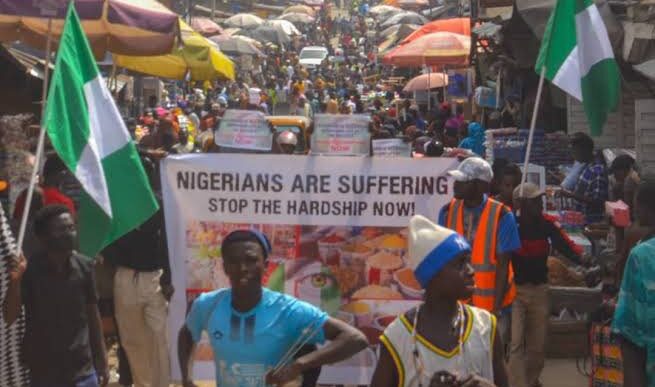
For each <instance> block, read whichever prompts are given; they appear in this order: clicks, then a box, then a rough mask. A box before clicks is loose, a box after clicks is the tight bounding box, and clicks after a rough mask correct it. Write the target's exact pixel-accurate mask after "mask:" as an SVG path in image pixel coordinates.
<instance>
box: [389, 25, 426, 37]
mask: <svg viewBox="0 0 655 387" xmlns="http://www.w3.org/2000/svg"><path fill="white" fill-rule="evenodd" d="M420 27H421V26H419V25H418V24H395V25H393V26H391V27H387V28H386V29H384V30H383V31H382V32H380V36H384V37H386V39H388V37H391V36H392V35H396V38H399V39H404V38H405V37H407V36H409V35H410V34H412V33H413V32H414V31H416V30H417V29H419V28H420ZM386 39H385V40H386Z"/></svg>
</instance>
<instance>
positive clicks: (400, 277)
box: [161, 154, 457, 385]
mask: <svg viewBox="0 0 655 387" xmlns="http://www.w3.org/2000/svg"><path fill="white" fill-rule="evenodd" d="M456 166H457V160H456V159H451V158H434V159H430V162H429V163H428V162H424V161H423V160H414V159H411V158H398V159H392V158H370V157H366V158H363V157H321V156H316V157H311V156H286V155H270V154H248V155H243V154H194V155H185V156H173V157H168V158H166V159H164V161H163V162H162V169H161V174H162V176H161V178H162V189H163V196H164V211H165V218H166V231H167V236H168V247H169V255H170V257H171V272H172V277H173V285H174V286H175V288H176V289H178V291H177V292H176V293H175V295H174V297H173V300H172V302H171V305H170V334H171V359H172V360H173V363H174V364H173V368H172V369H173V374H174V378H175V379H177V380H179V378H180V373H179V365H178V364H177V334H178V331H179V328H180V327H181V326H182V324H183V323H184V316H185V312H186V310H187V307H188V306H189V305H190V303H191V302H192V301H193V300H194V299H195V298H196V297H197V296H198V295H199V294H200V293H202V292H206V291H210V290H213V289H216V288H220V287H229V281H228V279H227V277H226V276H225V273H224V272H223V266H222V256H221V249H220V246H221V242H222V240H223V238H225V236H226V235H228V234H229V233H230V232H231V231H233V230H235V229H243V228H257V229H259V230H261V231H262V232H264V233H265V234H266V235H267V236H268V237H269V239H270V240H271V244H272V248H273V252H272V254H271V255H270V257H269V267H268V269H267V273H266V276H265V285H266V286H267V287H268V288H270V289H273V290H276V291H283V292H286V293H289V294H291V295H293V296H294V297H297V298H300V299H303V300H305V301H307V302H310V303H312V304H313V305H316V306H317V307H320V308H322V309H323V310H325V311H326V312H327V313H329V314H330V315H331V316H333V317H336V318H339V319H341V320H343V321H346V322H348V323H350V324H352V325H355V326H357V327H358V328H359V329H361V330H362V331H363V332H364V333H366V335H367V337H368V338H369V341H370V342H371V347H370V348H367V349H366V350H365V351H363V352H361V353H360V354H358V355H356V356H355V357H353V358H351V359H349V360H347V361H344V362H342V363H339V364H336V365H333V366H329V367H323V370H322V374H321V378H320V382H321V383H324V384H363V385H368V384H369V383H370V381H371V376H372V373H373V370H374V368H375V365H376V363H377V357H376V350H377V345H379V339H378V338H379V336H380V334H381V333H382V331H383V330H384V327H386V326H387V325H388V324H389V323H390V322H391V321H392V320H393V319H394V318H395V316H397V315H398V314H400V313H402V312H404V311H406V310H408V309H409V308H411V307H412V306H414V305H416V304H417V303H418V302H420V299H421V297H422V290H421V289H420V286H419V285H418V283H417V282H416V280H415V279H414V276H413V273H412V271H411V269H410V268H409V267H408V263H407V257H406V253H407V230H406V227H407V224H408V222H409V219H410V218H411V217H412V216H413V215H414V214H422V215H425V216H427V217H429V218H430V219H437V217H438V212H439V210H440V208H441V207H442V206H444V205H446V204H447V203H448V202H449V201H450V199H451V197H452V183H451V181H449V179H448V178H447V175H446V172H447V171H448V170H451V169H453V168H455V167H456ZM244 345H249V344H246V343H244ZM253 350H257V349H256V348H253ZM212 359H213V355H212V352H211V348H210V345H209V339H208V338H204V339H203V340H202V341H201V342H200V343H199V345H198V351H197V353H196V357H195V368H194V377H195V379H196V380H213V378H214V371H215V370H214V363H213V361H212Z"/></svg>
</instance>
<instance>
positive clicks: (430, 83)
mask: <svg viewBox="0 0 655 387" xmlns="http://www.w3.org/2000/svg"><path fill="white" fill-rule="evenodd" d="M444 86H448V76H447V75H445V74H442V73H430V74H423V75H419V76H418V77H415V78H412V79H411V80H410V81H409V82H407V84H406V85H405V87H403V91H407V92H412V91H426V90H430V89H436V88H439V87H444Z"/></svg>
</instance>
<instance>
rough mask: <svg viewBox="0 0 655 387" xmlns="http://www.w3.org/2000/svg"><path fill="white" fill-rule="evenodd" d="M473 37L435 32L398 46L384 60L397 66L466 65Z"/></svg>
mask: <svg viewBox="0 0 655 387" xmlns="http://www.w3.org/2000/svg"><path fill="white" fill-rule="evenodd" d="M470 51H471V37H470V36H465V35H460V34H455V33H452V32H433V33H431V34H428V35H424V36H421V37H420V38H418V39H416V40H414V41H413V42H410V43H407V44H403V45H402V46H398V47H396V48H395V49H394V50H392V51H391V52H389V53H388V54H387V55H385V56H384V57H383V62H384V63H386V64H389V65H393V66H396V67H420V66H423V65H428V66H446V65H448V66H466V65H468V64H469V54H470Z"/></svg>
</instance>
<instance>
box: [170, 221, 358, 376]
mask: <svg viewBox="0 0 655 387" xmlns="http://www.w3.org/2000/svg"><path fill="white" fill-rule="evenodd" d="M221 251H222V253H223V267H224V269H225V274H226V275H227V276H228V278H229V279H230V283H231V284H232V287H231V288H229V289H219V290H216V291H213V292H210V293H206V294H203V295H201V296H200V297H199V298H198V299H197V300H195V302H194V303H193V305H192V307H191V310H190V312H189V315H188V316H187V321H186V324H185V326H184V327H183V328H182V330H181V331H180V337H179V343H178V355H179V359H180V366H181V370H182V381H183V385H184V386H185V387H191V386H194V384H193V382H192V381H191V377H190V375H189V370H191V369H192V362H191V359H192V354H193V350H194V348H195V344H196V343H198V341H200V339H201V334H202V332H203V331H205V332H207V334H208V336H209V341H210V344H211V347H212V349H213V352H214V361H215V366H216V383H217V385H220V386H221V387H222V386H235V387H237V386H239V387H250V386H252V387H259V386H262V387H263V386H267V385H282V384H285V383H287V382H289V381H292V380H295V379H297V378H298V377H300V376H301V375H302V374H303V372H305V371H307V370H311V369H315V368H317V367H320V366H322V365H324V364H328V363H334V362H338V361H341V360H344V359H347V358H349V357H351V356H352V355H354V354H356V353H357V352H359V351H361V350H363V349H364V348H366V346H367V340H366V337H365V336H364V334H363V333H361V332H360V331H358V330H357V329H355V328H353V327H351V326H349V325H348V324H346V323H344V322H342V321H340V320H336V319H334V318H331V317H329V316H328V315H327V314H325V313H324V312H323V311H321V310H320V309H318V308H316V307H314V306H312V305H310V304H308V303H305V302H303V301H300V300H297V299H295V298H293V297H291V296H288V295H285V294H281V293H277V292H274V291H271V290H269V289H266V288H264V287H262V285H261V283H262V277H263V274H264V270H265V268H266V259H267V257H268V254H269V253H270V251H271V246H270V243H269V242H268V239H267V238H266V237H265V236H264V235H263V234H261V233H259V232H257V231H254V230H239V231H235V232H232V233H231V234H229V235H228V236H227V237H226V238H225V239H224V240H223V243H222V245H221ZM305 338H306V340H305ZM325 340H329V343H328V344H327V345H325V346H324V347H322V348H321V349H319V350H316V351H313V352H310V353H309V354H306V355H304V356H300V357H297V358H296V357H294V356H293V355H294V354H295V352H296V351H293V350H291V349H292V348H295V347H296V346H297V347H300V346H301V345H300V344H322V343H323V342H324V341H325ZM290 350H291V351H290ZM287 355H291V356H287ZM287 357H288V358H289V361H283V360H284V359H285V358H287ZM281 362H282V363H286V364H282V365H280V363H281Z"/></svg>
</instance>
